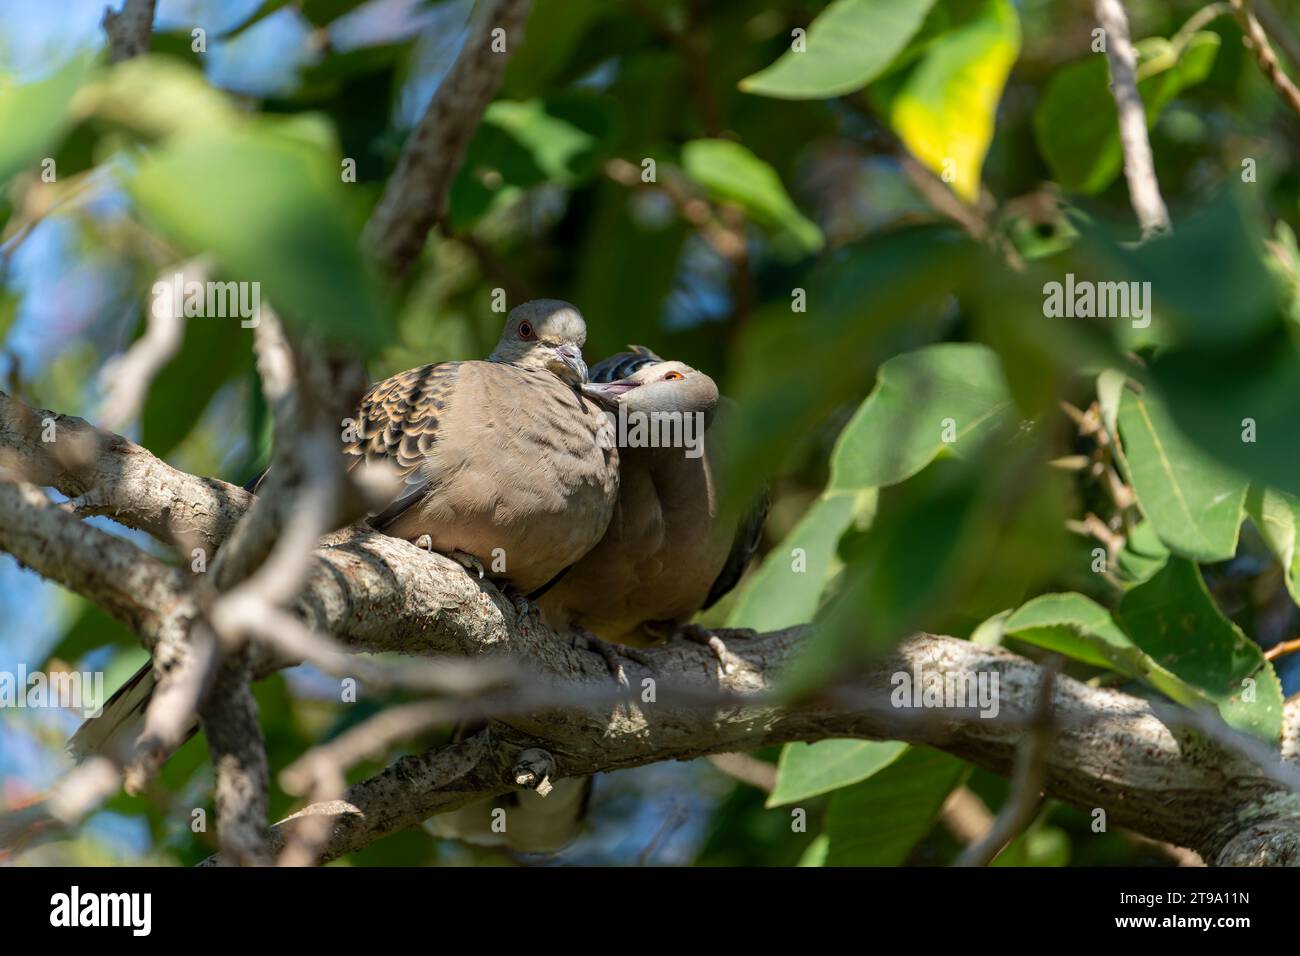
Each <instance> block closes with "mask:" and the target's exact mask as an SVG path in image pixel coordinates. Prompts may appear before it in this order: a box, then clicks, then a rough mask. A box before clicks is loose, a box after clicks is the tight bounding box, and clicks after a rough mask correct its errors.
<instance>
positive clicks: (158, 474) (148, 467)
mask: <svg viewBox="0 0 1300 956" xmlns="http://www.w3.org/2000/svg"><path fill="white" fill-rule="evenodd" d="M0 468H5V469H8V470H10V471H12V472H15V473H17V474H18V475H19V476H20V477H22V478H23V479H25V480H27V481H30V482H31V483H32V484H35V485H41V486H51V487H54V488H57V489H58V490H59V491H61V492H62V493H63V494H65V495H67V496H68V497H69V498H71V499H73V500H72V505H71V507H72V508H73V509H74V510H75V512H76V513H77V514H78V515H81V516H86V517H89V516H91V515H106V516H108V517H110V518H112V519H113V520H114V521H117V522H120V523H121V524H124V525H126V526H127V527H128V528H136V529H138V530H141V531H145V532H147V533H149V534H151V535H153V536H154V537H155V538H158V539H159V540H160V541H163V542H166V543H168V544H177V545H181V546H182V547H185V548H188V547H190V546H191V545H193V546H198V547H202V548H204V549H205V551H206V553H207V554H208V555H209V556H210V555H212V554H214V553H215V552H216V550H217V546H218V545H219V544H221V542H222V541H224V540H225V539H226V536H227V535H229V534H230V532H231V531H232V530H233V529H234V527H235V524H236V522H238V521H239V519H240V518H241V517H242V516H243V514H244V512H245V511H247V510H248V506H249V503H250V502H251V501H252V500H253V496H252V495H250V494H249V493H248V492H246V491H244V489H242V488H240V487H238V486H236V485H231V484H227V483H226V482H224V481H221V480H219V479H216V478H197V477H195V476H194V475H191V474H188V473H186V472H183V471H180V470H178V469H176V468H173V467H171V466H170V465H168V464H167V463H166V462H163V461H161V460H159V459H158V458H156V457H154V455H153V454H151V453H150V452H149V451H148V450H146V449H144V448H141V447H140V446H139V445H137V444H135V442H132V441H128V440H127V439H125V438H123V437H122V436H121V435H115V434H113V433H112V432H107V431H101V430H100V429H97V428H95V427H94V426H92V425H90V424H88V423H87V422H86V421H85V420H83V419H80V418H76V417H74V416H72V415H59V414H56V413H55V412H52V411H49V410H47V409H43V408H41V409H37V408H30V407H28V406H27V405H24V404H23V403H22V402H19V401H18V400H16V399H14V398H12V397H10V396H9V395H7V394H6V393H4V392H2V391H0Z"/></svg>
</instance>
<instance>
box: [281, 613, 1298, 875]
mask: <svg viewBox="0 0 1300 956" xmlns="http://www.w3.org/2000/svg"><path fill="white" fill-rule="evenodd" d="M807 634H808V632H807V629H805V628H793V629H790V630H787V631H781V632H776V633H772V634H765V635H762V636H760V637H759V638H757V639H755V640H753V641H751V642H747V643H746V644H745V645H744V646H742V647H738V648H733V652H734V653H735V654H736V656H737V657H738V658H740V659H741V661H743V666H741V667H738V668H737V669H736V671H735V672H734V673H733V674H728V675H723V674H720V673H719V672H718V671H717V669H716V668H711V667H708V666H702V664H701V661H702V659H703V652H698V649H695V648H689V649H687V648H677V647H668V648H653V649H650V650H649V651H648V652H647V653H648V654H649V655H650V657H651V658H652V659H653V660H654V663H655V665H656V674H657V676H658V679H659V680H660V681H661V682H664V683H665V684H666V682H667V681H668V680H669V679H670V678H671V679H672V681H673V682H674V683H675V684H682V685H685V686H687V687H695V688H697V689H713V690H719V689H720V690H726V691H730V692H734V693H737V694H739V695H741V696H742V697H750V698H752V699H754V700H755V703H754V704H753V705H751V706H734V705H729V706H726V707H721V708H718V707H714V708H707V709H702V708H701V707H700V705H699V702H698V701H696V702H694V703H676V704H674V703H669V702H667V701H665V700H664V699H663V698H662V697H661V700H660V702H659V703H658V704H639V703H631V702H629V703H626V704H623V705H619V706H616V707H610V706H609V705H604V706H597V707H581V706H579V707H576V708H571V709H566V710H564V711H562V712H561V711H556V712H547V713H542V714H536V715H531V716H528V717H510V718H505V719H502V720H497V721H493V722H492V723H491V724H490V725H489V726H488V728H487V729H485V730H484V731H482V732H480V733H479V734H477V735H475V736H474V737H472V738H469V739H468V740H466V741H463V742H461V743H459V744H454V745H452V746H450V747H444V748H440V749H437V750H431V751H428V752H426V753H424V754H421V755H419V756H407V757H403V758H401V759H400V760H398V761H397V762H396V763H394V764H393V765H391V766H390V767H389V768H388V769H387V770H385V771H383V772H382V773H380V774H378V775H377V776H375V777H372V778H370V779H368V780H365V781H363V782H361V783H358V784H356V785H354V786H352V787H351V788H350V789H349V790H348V791H347V794H346V796H345V797H344V798H343V799H342V800H336V801H330V802H327V803H323V804H315V805H312V806H310V807H307V808H306V809H304V810H303V811H300V812H299V813H298V814H295V815H294V816H293V817H290V818H289V819H288V820H285V821H283V822H282V823H280V824H278V825H277V826H276V827H275V828H274V833H273V835H272V843H273V845H282V844H283V842H284V840H285V839H286V837H287V836H288V835H289V834H291V833H293V832H294V830H295V829H296V828H297V827H300V826H303V825H304V821H305V820H308V819H309V818H318V817H320V816H326V817H329V818H330V819H331V820H332V821H333V829H332V832H331V834H330V836H329V838H328V839H327V840H326V841H325V842H324V844H323V846H322V855H323V858H324V859H326V860H329V859H333V858H336V857H338V856H341V855H344V854H346V853H350V852H353V851H355V850H358V849H361V848H363V847H365V846H368V845H369V844H370V843H372V842H374V841H375V840H377V839H379V838H381V837H383V836H385V835H387V834H390V833H393V832H396V831H398V830H401V829H403V828H405V827H408V826H412V825H415V824H417V823H419V822H420V821H422V820H424V819H426V818H427V817H428V816H430V815H432V814H435V813H442V812H447V811H450V810H454V809H458V808H459V807H462V806H465V805H466V804H468V803H471V802H475V801H477V800H480V799H484V798H490V797H493V796H496V795H499V794H502V793H505V792H507V791H508V790H511V789H516V785H515V784H514V782H513V780H514V778H513V777H512V776H511V774H510V771H511V769H512V768H513V766H514V763H515V762H516V760H517V758H518V756H519V754H520V753H522V752H523V751H524V750H526V749H532V748H542V749H544V750H546V751H548V752H549V753H551V754H554V755H556V764H557V773H556V775H555V776H556V777H557V778H558V777H575V776H585V775H589V774H593V773H599V772H604V771H609V770H616V769H621V768H624V767H631V766H639V765H642V764H649V763H656V762H659V761H664V760H683V759H690V758H694V757H699V756H707V755H710V754H715V753H725V752H729V751H735V750H738V749H753V748H755V747H759V746H766V745H770V744H778V743H786V742H790V741H800V740H802V741H811V740H821V739H825V738H827V737H855V738H862V739H875V740H885V739H892V740H904V741H907V742H909V743H914V744H923V745H928V746H932V747H937V748H939V749H942V750H945V751H947V752H949V753H952V754H955V755H957V756H959V757H962V758H964V759H967V760H970V761H972V762H973V763H975V764H977V765H978V766H981V767H984V768H986V769H989V770H991V771H993V772H996V773H999V774H1003V775H1006V774H1008V773H1009V772H1010V771H1011V769H1012V767H1013V765H1014V764H1015V762H1016V755H1017V752H1018V749H1019V748H1020V746H1021V744H1022V742H1023V740H1024V738H1025V735H1026V734H1029V733H1032V732H1033V727H1034V721H1033V712H1034V709H1035V705H1036V698H1037V694H1038V690H1039V688H1040V686H1041V682H1042V670H1041V668H1039V667H1038V666H1036V665H1034V664H1033V663H1031V662H1029V661H1027V660H1025V659H1023V658H1020V657H1017V656H1015V655H1014V654H1011V653H1009V652H1007V651H1005V650H1002V649H999V648H989V647H982V646H979V645H975V644H971V643H970V642H968V641H958V640H954V639H952V638H947V637H937V636H932V635H920V636H917V637H914V638H912V639H910V640H908V641H906V642H904V643H903V644H902V645H900V646H899V647H898V648H897V649H896V650H895V652H894V653H893V654H892V655H890V656H889V657H887V658H885V659H884V660H882V661H880V662H879V663H878V664H877V665H875V666H874V667H872V668H871V671H870V672H869V673H868V674H866V675H864V676H863V677H862V678H861V679H859V680H858V681H855V682H854V684H853V685H852V687H850V688H843V689H841V691H840V692H838V693H828V694H827V695H824V696H823V698H822V699H820V700H818V701H814V702H809V703H807V704H804V705H802V706H799V707H782V706H780V705H778V704H776V703H774V702H773V701H772V700H771V699H770V698H769V697H767V692H768V691H769V690H770V688H771V681H772V680H773V678H774V677H775V675H776V674H778V673H779V672H780V671H781V669H782V668H783V667H784V666H786V665H787V664H788V663H789V662H790V660H791V659H792V658H793V656H794V655H795V654H796V653H797V652H798V651H799V649H800V648H801V646H802V644H803V641H804V640H805V639H806V637H807ZM915 668H920V669H921V670H922V671H923V672H925V671H931V672H934V673H938V674H941V675H942V676H943V677H944V678H945V679H948V678H956V679H958V680H960V679H962V678H965V677H974V676H976V675H978V674H981V673H984V674H988V673H997V674H998V676H999V680H1000V686H1001V708H1002V714H1001V715H1000V716H999V717H998V718H996V719H985V718H981V717H980V716H979V715H978V712H975V711H968V712H959V711H955V710H931V711H925V712H922V715H921V716H920V717H918V716H916V714H915V713H913V712H909V711H901V710H898V709H896V708H894V707H893V706H892V705H891V703H890V695H891V689H892V687H893V686H894V685H893V682H892V680H891V678H892V676H893V675H894V674H896V673H899V672H904V673H909V674H910V673H913V671H914V669H915ZM647 676H650V675H649V674H646V673H645V672H639V673H630V674H629V678H632V685H633V687H636V686H638V684H639V682H640V680H641V679H643V678H644V677H647ZM598 679H600V677H599V675H596V674H590V675H586V674H584V675H583V676H582V677H575V679H574V681H573V683H574V684H577V685H582V684H585V683H587V682H588V681H589V680H598ZM606 679H607V678H606ZM1298 703H1300V702H1296V701H1293V702H1292V703H1291V704H1290V705H1289V709H1290V710H1291V711H1293V712H1294V711H1295V710H1296V709H1297V706H1298ZM1051 705H1052V708H1053V713H1054V721H1053V723H1054V727H1055V730H1056V735H1055V736H1054V737H1053V741H1052V747H1051V748H1050V750H1047V751H1046V752H1044V753H1043V754H1042V762H1043V781H1044V782H1043V791H1044V793H1045V794H1046V795H1048V796H1050V797H1053V798H1056V799H1059V800H1062V801H1064V802H1066V803H1069V804H1071V805H1072V806H1075V807H1077V808H1079V809H1080V810H1083V811H1085V812H1091V811H1092V810H1094V809H1096V808H1104V809H1105V810H1106V812H1107V814H1108V824H1109V825H1115V826H1123V827H1129V828H1132V829H1134V830H1138V831H1140V832H1142V833H1144V834H1147V835H1149V836H1152V837H1154V838H1157V839H1163V840H1169V841H1171V842H1173V843H1176V844H1179V845H1181V846H1190V847H1193V848H1195V849H1197V850H1198V851H1200V852H1201V853H1202V854H1203V855H1205V856H1206V858H1207V859H1209V860H1213V861H1215V862H1217V863H1219V864H1248V863H1251V864H1279V863H1294V862H1296V861H1297V860H1300V795H1298V794H1297V793H1295V792H1294V791H1291V790H1288V789H1286V788H1283V787H1280V786H1279V785H1278V784H1277V783H1276V782H1275V781H1273V780H1271V779H1270V778H1269V776H1268V775H1267V774H1265V773H1263V772H1262V771H1261V770H1260V769H1259V768H1258V767H1256V766H1255V765H1254V764H1253V763H1251V762H1250V761H1249V760H1247V759H1245V758H1244V757H1242V756H1241V755H1239V754H1237V753H1235V752H1233V751H1230V750H1224V749H1221V748H1219V747H1216V746H1214V745H1213V744H1209V743H1207V742H1205V741H1203V740H1194V739H1193V738H1192V737H1190V736H1189V734H1190V733H1191V732H1190V731H1187V730H1184V729H1171V728H1170V726H1168V725H1167V724H1166V723H1165V722H1163V721H1162V720H1161V718H1160V717H1159V716H1158V715H1157V713H1156V711H1155V710H1153V709H1152V707H1151V706H1150V705H1149V704H1148V703H1147V702H1145V701H1142V700H1139V699H1137V698H1134V697H1129V696H1128V695H1125V694H1121V693H1119V692H1117V691H1113V690H1108V689H1100V688H1093V687H1089V686H1087V685H1085V684H1082V683H1079V682H1078V681H1075V680H1072V679H1070V678H1068V677H1061V678H1059V679H1058V680H1056V681H1055V682H1054V683H1053V685H1052V692H1051ZM1175 727H1177V724H1176V723H1175Z"/></svg>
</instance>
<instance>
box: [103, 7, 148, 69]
mask: <svg viewBox="0 0 1300 956" xmlns="http://www.w3.org/2000/svg"><path fill="white" fill-rule="evenodd" d="M154 3H155V0H126V3H125V4H124V5H123V6H122V10H121V12H120V13H115V12H113V8H112V7H105V8H104V21H103V22H104V32H105V33H107V34H108V49H109V56H110V57H111V58H112V60H113V62H114V63H120V62H122V61H123V60H129V59H131V57H133V56H139V55H140V54H141V53H144V52H145V51H146V50H148V49H149V34H150V33H151V32H152V31H153V11H154Z"/></svg>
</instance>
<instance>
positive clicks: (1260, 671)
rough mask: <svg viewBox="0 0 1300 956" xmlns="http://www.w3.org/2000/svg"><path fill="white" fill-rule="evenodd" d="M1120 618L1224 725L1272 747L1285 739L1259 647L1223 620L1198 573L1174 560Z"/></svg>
mask: <svg viewBox="0 0 1300 956" xmlns="http://www.w3.org/2000/svg"><path fill="white" fill-rule="evenodd" d="M1115 619H1116V621H1118V622H1119V624H1120V626H1121V627H1122V628H1124V631H1125V633H1127V634H1128V636H1129V637H1130V638H1132V640H1133V643H1135V644H1136V645H1137V646H1138V647H1140V648H1142V650H1144V651H1145V652H1146V653H1147V654H1149V655H1150V656H1151V657H1152V658H1153V659H1154V660H1155V661H1156V662H1157V663H1158V664H1161V665H1162V666H1164V667H1165V668H1166V669H1168V670H1169V671H1171V672H1172V673H1174V674H1176V675H1177V676H1178V677H1179V678H1180V679H1181V680H1183V681H1184V682H1185V683H1187V684H1189V685H1190V686H1192V687H1194V688H1196V689H1197V690H1199V691H1200V692H1202V693H1203V694H1205V696H1206V697H1208V698H1209V699H1210V700H1212V701H1214V702H1215V704H1217V706H1218V708H1219V711H1220V713H1222V714H1223V719H1224V720H1226V721H1227V722H1228V723H1229V724H1230V725H1232V726H1233V727H1236V728H1238V729H1239V730H1245V731H1248V732H1250V733H1253V734H1255V735H1257V736H1259V737H1262V738H1264V739H1265V740H1269V741H1276V740H1278V739H1279V738H1280V736H1281V733H1282V685H1281V684H1280V683H1279V681H1278V679H1277V674H1275V673H1274V672H1273V668H1272V666H1271V665H1270V664H1269V662H1268V661H1266V660H1265V659H1264V654H1263V652H1262V651H1261V650H1260V649H1259V646H1258V645H1257V644H1255V643H1254V642H1253V641H1251V640H1250V639H1249V638H1247V637H1246V635H1245V634H1243V633H1242V632H1241V630H1240V629H1239V628H1238V627H1237V625H1235V624H1233V623H1232V622H1231V621H1230V620H1228V619H1227V618H1226V617H1224V616H1223V614H1222V612H1220V611H1219V608H1218V607H1217V606H1216V605H1215V603H1214V599H1213V598H1212V597H1211V596H1210V592H1209V591H1208V590H1207V589H1206V587H1205V581H1204V580H1202V578H1201V572H1200V569H1199V568H1198V567H1197V566H1196V564H1195V563H1193V562H1191V561H1188V560H1186V559H1184V558H1179V557H1172V558H1170V559H1169V563H1168V564H1166V565H1165V567H1164V568H1163V569H1162V570H1161V571H1160V572H1159V573H1157V574H1156V575H1154V576H1153V577H1152V578H1151V579H1150V580H1149V581H1146V582H1144V583H1142V584H1139V585H1138V586H1137V587H1135V588H1133V589H1132V590H1130V591H1128V592H1127V593H1125V595H1124V596H1123V597H1122V598H1121V599H1120V603H1119V608H1118V609H1117V610H1116V612H1115Z"/></svg>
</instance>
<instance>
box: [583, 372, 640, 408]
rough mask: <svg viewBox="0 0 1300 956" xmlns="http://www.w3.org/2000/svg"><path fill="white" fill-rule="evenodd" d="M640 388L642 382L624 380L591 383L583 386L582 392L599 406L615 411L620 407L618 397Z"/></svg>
mask: <svg viewBox="0 0 1300 956" xmlns="http://www.w3.org/2000/svg"><path fill="white" fill-rule="evenodd" d="M640 387H641V383H640V382H634V381H632V379H630V378H622V379H619V380H618V381H617V382H591V383H589V384H587V385H584V386H582V392H583V394H584V395H586V396H587V397H588V398H590V399H591V400H592V401H594V402H595V403H596V404H597V405H601V406H603V407H605V408H609V409H614V408H617V407H618V397H619V396H620V395H622V394H623V393H624V392H630V391H631V390H632V389H634V388H640Z"/></svg>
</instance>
